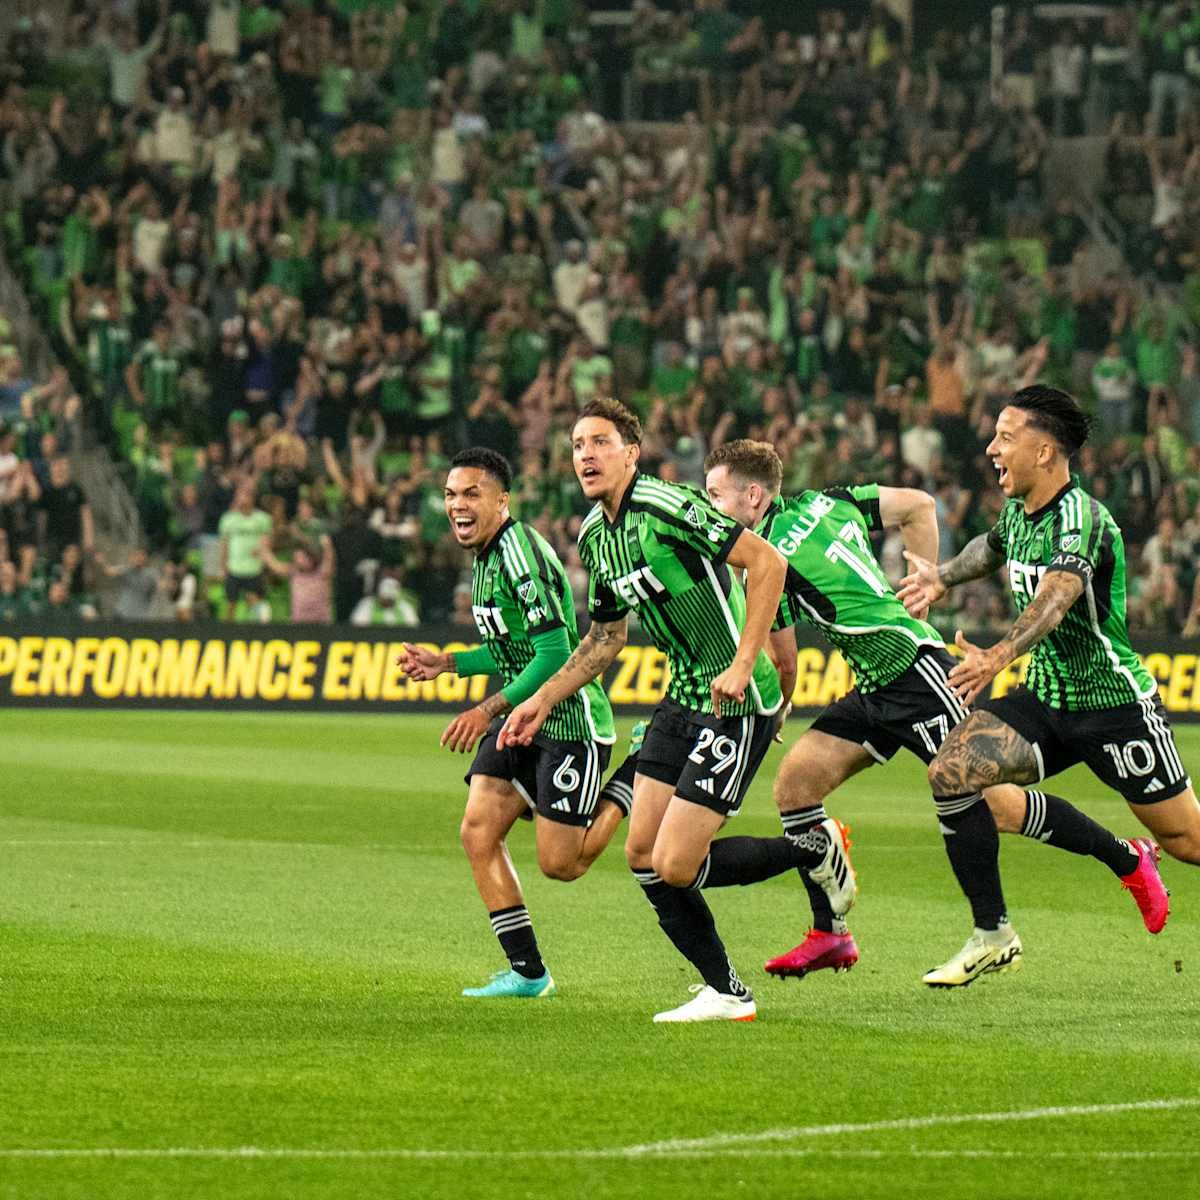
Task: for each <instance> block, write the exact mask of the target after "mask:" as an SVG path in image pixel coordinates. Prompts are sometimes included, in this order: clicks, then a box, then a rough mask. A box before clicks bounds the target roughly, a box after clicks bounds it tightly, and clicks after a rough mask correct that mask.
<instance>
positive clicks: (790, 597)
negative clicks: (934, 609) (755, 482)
mask: <svg viewBox="0 0 1200 1200" xmlns="http://www.w3.org/2000/svg"><path fill="white" fill-rule="evenodd" d="M882 528H883V522H882V521H881V520H880V517H879V485H878V484H875V483H868V484H865V485H863V486H861V487H848V488H841V487H834V488H827V489H826V490H825V491H823V492H814V491H806V492H801V493H800V494H799V495H797V496H792V497H791V498H790V499H787V500H784V499H783V498H782V497H779V498H776V499H775V500H774V501H773V502H772V504H771V507H770V508H768V509H767V511H766V512H765V513H764V514H763V519H762V522H761V523H760V525H759V527H758V532H759V533H760V534H762V536H763V537H765V538H766V539H767V541H768V542H770V543H771V545H772V546H774V547H775V549H776V550H778V551H779V552H780V554H782V555H783V556H784V558H786V559H787V562H788V573H787V582H786V583H785V584H784V589H783V596H782V598H781V599H780V601H779V613H778V616H777V617H776V619H775V628H776V629H786V628H787V627H788V626H789V625H794V624H795V623H796V622H797V621H807V622H808V623H809V624H810V625H814V626H816V628H817V629H819V630H820V631H821V632H822V633H823V634H824V635H825V636H826V637H827V638H828V639H829V640H830V641H831V642H832V643H833V644H834V645H835V646H836V647H837V648H838V649H839V650H840V651H841V652H842V654H843V656H844V657H845V659H846V661H847V662H848V663H849V664H850V666H851V668H852V669H853V671H854V675H855V682H856V684H857V686H858V689H859V691H861V692H873V691H876V690H877V689H879V688H881V687H886V686H887V685H888V684H889V683H892V682H893V681H894V680H896V679H898V678H899V677H900V676H901V675H903V674H904V672H905V671H907V670H908V669H909V667H911V666H912V665H913V661H914V660H915V659H916V657H917V652H918V651H919V650H920V648H921V647H922V646H943V645H944V644H945V643H944V642H943V640H942V638H941V636H940V635H939V634H938V632H937V630H936V629H934V628H933V626H932V625H929V624H927V623H926V622H924V621H916V620H914V619H913V618H912V617H910V616H909V615H908V613H907V612H905V611H904V605H903V604H901V603H900V601H899V600H898V599H896V593H895V592H894V591H892V585H891V584H890V583H888V581H887V577H886V576H885V575H884V573H883V572H882V571H881V570H880V568H879V564H878V563H877V562H876V561H875V554H874V552H873V551H872V549H871V543H870V541H869V540H868V534H870V533H872V532H874V531H875V530H877V529H882Z"/></svg>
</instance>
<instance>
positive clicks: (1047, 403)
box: [1008, 383, 1092, 458]
mask: <svg viewBox="0 0 1200 1200" xmlns="http://www.w3.org/2000/svg"><path fill="white" fill-rule="evenodd" d="M1008 403H1009V404H1010V405H1011V406H1012V407H1013V408H1019V409H1021V410H1023V411H1024V412H1027V413H1028V414H1029V423H1030V424H1031V425H1033V426H1035V427H1036V428H1038V429H1040V430H1042V431H1043V432H1044V433H1048V434H1049V435H1050V436H1051V437H1052V438H1053V439H1054V440H1055V441H1056V442H1057V443H1058V444H1059V446H1060V447H1062V451H1063V453H1064V454H1065V455H1066V456H1067V457H1068V458H1070V457H1071V455H1073V454H1074V453H1076V451H1078V450H1079V449H1080V448H1081V447H1082V446H1083V444H1084V443H1085V442H1086V441H1087V440H1088V434H1089V433H1090V432H1091V429H1092V418H1091V417H1089V416H1088V414H1087V413H1085V412H1084V411H1083V409H1082V408H1080V407H1079V401H1078V400H1076V399H1075V397H1074V396H1069V395H1067V393H1066V392H1063V391H1059V389H1058V388H1052V387H1046V386H1045V385H1044V384H1040V383H1035V384H1034V385H1033V386H1032V387H1027V388H1021V390H1020V391H1019V392H1014V393H1013V396H1012V399H1011V400H1009V402H1008Z"/></svg>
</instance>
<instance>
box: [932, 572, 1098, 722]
mask: <svg viewBox="0 0 1200 1200" xmlns="http://www.w3.org/2000/svg"><path fill="white" fill-rule="evenodd" d="M1082 594H1083V579H1082V578H1081V577H1080V576H1078V575H1075V574H1073V573H1072V572H1070V571H1047V572H1046V574H1045V575H1043V576H1042V581H1041V583H1039V584H1038V587H1037V591H1036V592H1035V593H1034V596H1033V600H1032V601H1031V602H1030V605H1029V607H1028V608H1027V609H1026V610H1025V611H1024V612H1023V613H1022V614H1021V615H1020V616H1019V617H1018V618H1017V619H1016V621H1015V622H1014V624H1013V627H1012V628H1011V629H1010V630H1009V631H1008V633H1006V634H1005V635H1004V637H1003V638H1001V639H1000V641H998V642H997V643H996V644H995V645H994V646H992V647H991V648H990V649H988V650H981V649H980V648H979V647H978V646H973V645H972V644H971V643H970V642H968V641H967V639H966V638H965V637H963V633H962V630H961V629H960V630H959V631H958V633H957V635H956V636H955V639H954V640H955V642H956V643H957V644H958V648H959V649H960V650H962V651H963V655H964V657H963V660H962V662H960V663H959V664H958V666H956V667H955V668H954V670H952V671H951V672H950V676H949V679H950V686H951V687H952V688H953V689H954V691H955V692H956V693H957V694H958V696H959V699H961V700H962V702H963V703H964V704H970V703H971V702H972V701H973V700H974V699H975V697H976V696H978V695H979V693H980V692H981V691H982V690H983V689H984V688H985V687H986V686H987V685H988V684H989V683H991V681H992V680H993V679H994V678H995V676H996V675H998V674H999V673H1000V672H1001V671H1003V670H1004V668H1005V667H1007V666H1008V664H1009V663H1011V662H1012V661H1013V660H1014V659H1017V658H1020V657H1021V655H1022V654H1024V653H1025V652H1026V651H1027V650H1031V649H1032V648H1033V647H1034V646H1036V645H1037V644H1038V642H1040V641H1041V640H1042V639H1043V638H1044V637H1045V636H1046V635H1047V634H1048V633H1050V632H1051V630H1053V629H1056V628H1057V627H1058V625H1059V623H1060V622H1061V621H1062V619H1063V617H1065V616H1066V615H1067V611H1068V610H1069V609H1070V607H1071V605H1072V604H1074V603H1075V601H1076V600H1078V599H1079V597H1080V596H1081V595H1082Z"/></svg>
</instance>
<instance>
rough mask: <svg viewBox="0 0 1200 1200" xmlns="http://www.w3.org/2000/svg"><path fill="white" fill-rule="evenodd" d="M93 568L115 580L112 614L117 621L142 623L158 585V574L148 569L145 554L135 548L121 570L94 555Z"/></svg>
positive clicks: (148, 612) (147, 614)
mask: <svg viewBox="0 0 1200 1200" xmlns="http://www.w3.org/2000/svg"><path fill="white" fill-rule="evenodd" d="M94 557H95V562H96V564H97V566H99V567H100V569H101V570H102V571H103V572H104V573H105V574H106V575H107V576H108V577H109V578H110V579H115V580H117V598H116V600H115V601H114V603H113V607H112V615H113V616H114V617H115V618H116V619H117V620H118V621H145V620H146V619H147V618H148V617H149V616H150V607H151V604H152V602H153V600H154V594H155V592H156V590H157V589H158V586H159V573H158V572H157V571H156V570H155V569H154V568H153V567H152V566H150V563H149V558H148V556H147V554H146V551H145V550H143V549H141V548H138V549H135V550H133V551H132V552H131V553H130V555H129V562H128V563H127V564H126V565H125V566H123V567H117V566H111V565H110V564H108V563H106V562H105V561H104V558H103V556H102V555H100V554H99V553H97V554H96V555H95V556H94Z"/></svg>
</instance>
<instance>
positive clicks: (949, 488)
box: [0, 0, 1200, 634]
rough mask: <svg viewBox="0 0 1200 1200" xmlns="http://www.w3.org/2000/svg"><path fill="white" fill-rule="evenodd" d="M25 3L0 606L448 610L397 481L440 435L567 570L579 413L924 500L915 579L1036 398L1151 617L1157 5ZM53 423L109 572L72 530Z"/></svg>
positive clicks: (17, 89)
mask: <svg viewBox="0 0 1200 1200" xmlns="http://www.w3.org/2000/svg"><path fill="white" fill-rule="evenodd" d="M65 7H66V8H67V9H68V11H67V13H66V20H65V22H64V26H63V28H61V29H58V28H55V29H53V30H52V29H51V27H50V24H49V22H48V21H47V20H46V19H44V12H43V10H39V11H38V12H36V13H34V14H33V15H31V16H29V17H25V18H22V19H21V20H19V21H17V22H16V24H15V25H14V26H13V28H12V29H11V31H10V33H9V35H8V42H7V46H6V53H5V55H4V65H3V68H2V70H3V71H4V73H5V77H4V78H3V81H2V86H3V99H2V101H0V175H2V181H3V187H4V191H5V196H6V200H7V202H6V204H5V213H6V217H5V226H4V239H5V246H6V253H7V256H8V258H9V261H10V263H11V264H12V266H13V267H14V269H15V270H17V271H18V272H19V274H20V277H21V279H22V280H23V283H24V286H25V289H26V292H27V295H28V296H29V298H30V301H31V303H32V304H33V305H34V307H35V310H36V311H37V313H38V314H39V316H40V319H41V322H42V325H43V327H44V328H45V329H46V330H47V331H48V332H49V334H50V337H51V342H52V346H53V349H54V353H55V355H56V357H57V358H58V360H59V361H60V362H61V363H62V364H63V366H64V369H63V370H61V371H55V372H52V373H50V374H49V375H48V377H46V378H44V379H41V378H39V379H35V378H30V377H29V375H28V374H27V372H26V370H25V368H24V367H23V364H22V361H21V358H20V356H19V355H18V354H17V353H16V351H15V350H14V348H13V346H12V344H11V342H10V339H9V336H8V330H7V328H6V327H0V342H3V343H5V344H4V347H3V349H0V416H2V417H3V420H4V424H3V426H0V429H2V430H3V434H2V436H0V515H2V520H0V538H2V539H3V540H2V541H0V616H5V617H14V616H20V615H38V614H41V613H44V612H45V611H46V610H47V609H50V610H51V611H63V606H66V611H73V612H76V613H77V614H79V615H82V616H87V615H90V614H94V613H95V612H97V611H98V609H103V610H105V611H106V614H107V612H109V611H111V612H115V614H116V615H118V616H122V617H126V618H137V617H145V616H163V617H173V616H174V617H180V618H188V617H191V616H205V615H212V616H215V617H226V616H228V617H229V618H230V619H241V620H257V619H283V620H286V619H289V616H290V615H292V614H293V613H294V612H298V611H299V610H300V609H301V608H302V609H303V611H304V612H305V613H306V614H309V615H310V616H311V615H312V614H313V613H314V612H318V611H320V610H321V609H322V607H323V606H324V608H325V609H326V610H327V612H328V617H329V618H330V619H337V620H340V621H346V620H349V619H350V618H351V615H352V614H357V615H356V617H355V619H356V620H358V621H367V622H371V621H379V622H386V623H389V624H404V623H406V622H412V623H415V622H417V621H418V620H445V621H457V620H461V619H462V615H463V613H462V608H463V599H462V591H461V581H462V579H463V577H464V564H463V562H462V559H461V555H460V554H459V552H458V551H457V549H456V548H455V547H454V545H453V541H452V539H451V538H450V537H449V534H448V531H447V528H446V524H445V519H444V516H443V514H442V510H441V494H440V471H441V469H442V468H443V467H444V466H445V464H446V462H447V461H448V457H449V455H450V454H451V453H453V451H454V450H455V449H457V448H459V447H461V446H463V445H466V444H470V443H477V442H479V443H485V444H487V445H489V446H492V447H495V448H497V449H499V450H502V451H503V452H505V453H506V454H507V455H509V456H510V458H511V459H512V460H513V462H514V464H515V465H516V467H517V470H518V475H519V480H518V483H517V484H516V485H515V489H514V492H515V507H516V508H517V509H518V511H519V514H520V515H522V516H523V517H524V518H525V519H527V520H531V521H532V522H533V523H534V524H535V525H536V526H537V528H538V529H539V530H541V531H542V532H543V533H544V534H545V535H546V536H547V537H549V538H550V539H551V540H552V541H553V542H554V543H555V544H556V545H557V546H558V547H559V548H560V551H561V553H562V555H563V559H564V562H565V563H566V564H567V565H568V567H569V569H570V570H571V572H572V574H573V576H574V577H575V578H574V581H575V582H576V583H577V584H578V583H580V582H581V579H582V574H583V573H582V570H581V567H580V564H579V560H578V556H577V555H576V554H575V552H574V548H573V541H574V536H573V535H574V532H575V529H576V528H577V526H578V522H579V519H580V515H581V510H582V505H581V501H580V497H579V494H578V490H577V488H576V486H575V481H574V478H573V475H572V473H571V469H570V455H569V447H568V445H567V439H566V437H565V433H566V431H567V430H568V429H569V427H570V425H571V421H572V415H573V414H574V412H575V411H576V410H577V408H578V406H579V404H580V403H581V402H582V401H585V400H586V399H587V398H589V397H591V396H593V395H596V394H597V393H600V394H604V393H608V392H612V393H613V394H616V395H618V396H619V397H621V398H622V399H624V400H626V401H627V402H628V403H630V404H632V405H633V406H634V407H636V408H637V409H638V410H639V412H640V413H641V414H642V416H643V418H644V421H645V425H646V428H647V431H648V436H647V441H646V445H645V457H646V459H647V461H648V462H649V464H650V465H651V466H652V468H653V469H654V470H656V471H657V472H658V473H659V474H661V475H663V476H664V477H666V478H672V477H677V478H679V479H685V480H691V481H698V479H699V472H700V464H701V463H702V461H703V459H704V456H705V453H706V452H707V451H708V450H710V449H712V448H713V447H714V446H717V445H719V444H720V443H721V442H722V441H723V440H725V439H728V438H731V437H739V436H756V437H762V438H765V439H766V440H768V441H771V442H773V443H774V444H775V445H776V446H778V447H779V449H780V451H781V453H782V455H783V457H784V459H785V462H786V463H787V465H788V471H789V475H788V478H787V480H786V487H787V488H789V489H799V488H802V487H810V486H821V485H824V484H827V483H832V482H841V481H847V482H853V481H859V480H866V479H877V480H880V481H883V482H894V483H901V484H906V485H913V486H921V487H926V488H928V489H929V490H930V491H931V492H933V493H934V494H935V496H936V497H937V502H938V516H939V520H940V522H941V525H942V530H943V547H942V550H943V554H950V553H953V552H954V550H955V549H956V548H957V547H958V546H959V545H961V544H962V542H963V541H964V540H965V539H966V538H967V537H968V536H971V535H973V534H974V533H977V532H979V531H980V530H981V529H983V528H985V527H986V526H987V525H988V523H989V521H990V519H991V518H992V516H993V515H994V513H995V512H996V511H997V509H998V507H999V504H1000V496H999V492H998V491H997V490H996V489H995V488H994V487H993V486H992V484H991V480H992V478H993V472H992V469H991V467H990V464H988V463H987V461H986V459H985V458H984V457H983V456H982V453H981V451H982V447H983V446H984V445H986V442H987V440H988V438H989V436H990V429H991V427H992V424H993V422H994V417H995V414H996V412H997V411H998V406H999V405H1000V404H1001V403H1002V401H1003V398H1004V396H1005V395H1006V393H1008V392H1009V391H1010V390H1011V389H1012V388H1013V387H1014V386H1018V385H1019V384H1021V383H1022V382H1028V381H1032V380H1034V379H1035V378H1037V379H1044V380H1046V381H1048V382H1051V383H1055V384H1057V385H1060V386H1065V387H1067V388H1069V389H1071V390H1073V391H1074V392H1076V393H1077V394H1079V395H1080V396H1082V397H1084V398H1085V399H1086V400H1087V401H1088V403H1089V404H1091V405H1092V406H1093V408H1094V411H1095V413H1096V415H1097V417H1098V420H1099V427H1098V437H1097V439H1096V442H1095V444H1094V445H1093V446H1089V447H1088V448H1087V449H1086V450H1085V452H1084V454H1083V455H1082V457H1081V460H1080V463H1079V471H1080V474H1081V475H1082V476H1083V479H1084V481H1085V486H1087V488H1088V489H1089V490H1090V491H1092V492H1094V493H1095V494H1096V495H1097V496H1099V497H1102V498H1103V499H1104V500H1105V502H1106V503H1108V504H1109V505H1110V507H1111V508H1112V510H1113V512H1114V514H1115V515H1116V517H1117V519H1118V521H1119V522H1120V523H1121V525H1122V527H1123V528H1124V530H1125V533H1126V537H1127V539H1128V541H1129V543H1130V544H1131V549H1132V555H1133V562H1134V567H1133V569H1132V571H1131V579H1132V580H1133V592H1132V595H1131V604H1132V606H1133V612H1134V619H1135V623H1136V624H1137V625H1138V626H1139V627H1141V628H1150V629H1159V630H1163V631H1167V632H1177V631H1179V630H1181V629H1182V630H1185V631H1186V632H1188V633H1191V634H1194V633H1195V632H1197V628H1198V626H1200V582H1198V566H1200V448H1198V447H1197V444H1196V443H1197V440H1198V439H1200V367H1198V365H1197V360H1196V350H1195V347H1196V344H1197V329H1198V323H1200V257H1198V256H1197V245H1196V236H1195V233H1194V229H1195V220H1194V217H1195V214H1196V209H1197V205H1198V203H1200V190H1198V185H1200V124H1197V121H1196V114H1195V104H1194V96H1195V88H1196V76H1197V72H1200V10H1197V9H1196V8H1195V7H1193V6H1192V5H1188V4H1184V5H1172V6H1168V5H1156V4H1143V5H1141V6H1139V7H1133V6H1105V5H1094V6H1073V7H1072V10H1071V11H1072V12H1073V14H1074V15H1073V16H1072V18H1071V19H1070V20H1064V19H1061V18H1057V17H1051V18H1046V19H1043V18H1041V17H1039V16H1038V14H1037V12H1036V11H1035V12H1033V13H1025V12H1022V13H1020V14H1019V15H1018V16H1017V17H1016V18H1015V19H1012V20H1010V22H1009V24H1008V26H1007V27H1006V28H1005V30H1004V31H1003V34H1002V35H1001V37H1000V41H999V43H998V54H996V53H994V52H993V45H992V36H993V35H992V32H991V30H990V28H989V27H988V26H987V25H986V24H985V23H984V20H983V18H982V16H981V19H980V20H979V21H978V22H976V23H975V24H969V23H968V22H966V21H964V22H963V23H962V24H961V27H959V28H952V29H925V30H922V29H920V28H918V29H917V30H910V29H908V28H906V27H905V25H903V24H902V23H901V22H899V21H897V20H896V19H895V18H894V17H893V16H892V15H891V10H890V8H889V6H887V5H884V4H881V3H876V4H843V5H840V6H829V7H827V8H823V9H821V10H819V11H816V12H815V13H813V12H809V11H807V6H789V5H781V4H761V5H737V4H727V3H726V2H725V0H696V2H695V3H674V4H663V5H657V6H656V5H655V4H653V3H649V2H647V0H636V2H635V3H634V5H633V7H632V10H631V11H629V12H628V13H625V14H623V15H621V14H618V16H617V18H616V19H614V18H613V17H612V14H608V15H607V16H604V15H603V14H600V15H597V14H589V9H588V7H587V6H584V5H581V4H578V3H575V2H574V0H496V2H492V3H489V2H487V0H436V2H433V0H411V2H409V3H407V4H403V3H402V4H392V3H390V2H389V3H386V4H385V3H378V2H375V0H280V2H279V3H275V2H273V0H173V2H171V3H166V2H165V0H164V3H162V4H161V5H159V6H158V7H154V6H152V5H151V6H148V5H147V4H145V3H142V4H138V3H133V2H128V3H119V4H116V3H101V2H100V0H71V3H70V4H69V5H67V6H65ZM593 7H597V6H593ZM604 7H609V6H604ZM611 7H613V8H619V7H620V6H619V5H616V4H614V5H612V6H611ZM964 7H965V9H966V10H968V11H971V10H972V6H970V5H966V6H964ZM793 9H804V10H805V12H803V13H800V12H794V11H792V10H793ZM979 11H980V12H981V13H982V12H983V10H982V9H980V10H979ZM747 14H754V15H747ZM589 18H591V19H589ZM613 63H619V64H624V65H626V66H628V67H629V68H630V69H628V70H624V71H609V70H606V69H605V67H606V65H611V64H613ZM88 439H99V441H100V442H102V443H103V444H104V445H106V446H107V447H108V448H109V450H110V452H111V453H112V455H113V456H114V457H115V459H116V460H117V462H118V463H119V464H120V470H121V471H122V473H123V475H124V478H125V482H126V484H127V486H128V487H129V489H130V491H131V492H132V494H133V496H134V497H135V499H136V504H137V508H138V512H139V514H140V520H141V526H142V529H143V531H144V536H145V539H146V543H147V546H148V548H149V549H150V551H151V552H152V554H153V555H154V558H153V559H151V560H149V561H148V560H147V558H146V556H145V555H144V554H143V553H142V552H140V551H137V550H134V551H132V552H130V551H128V550H126V551H125V552H124V553H123V554H122V565H116V564H114V563H110V562H109V561H108V560H107V558H106V557H105V556H104V555H103V554H102V553H100V552H98V551H97V549H96V547H95V545H94V544H93V541H92V537H91V535H90V532H89V529H90V518H89V517H88V516H87V505H86V504H85V502H84V496H83V494H82V492H80V490H79V488H78V486H77V485H75V484H74V483H73V482H72V481H71V479H70V470H71V467H70V462H69V459H68V458H67V457H65V456H66V455H67V454H69V453H70V452H71V451H73V450H74V449H76V448H78V447H79V446H80V445H81V444H82V443H83V442H84V441H85V440H88ZM240 485H246V486H248V487H249V488H250V489H251V493H252V495H251V499H250V510H249V513H237V512H235V511H234V496H235V492H236V491H237V489H238V487H239V486H240ZM231 515H232V517H233V520H232V521H231V519H230V517H231ZM223 523H224V528H225V530H226V537H225V546H224V547H223V546H222V525H223ZM230 530H235V532H234V533H232V534H231V533H230V532H229V531H230ZM259 538H266V539H267V543H266V545H267V547H268V549H269V551H270V558H271V559H272V560H273V561H274V564H275V566H276V567H277V568H279V569H277V570H274V571H267V572H266V573H265V574H263V575H262V576H261V578H259V576H258V573H256V572H254V571H253V569H252V568H253V560H254V556H255V554H256V553H257V550H258V544H257V539H259ZM252 539H254V540H252ZM235 541H236V542H237V544H236V545H234V544H233V543H234V542H235ZM329 554H332V555H333V559H332V561H330V560H328V559H327V557H326V556H327V555H329ZM126 556H127V561H125V559H126ZM247 556H249V557H247ZM235 559H236V562H235V561H234V560H235ZM323 560H325V561H324V565H322V562H323ZM883 560H884V562H885V564H887V565H888V567H889V569H890V570H891V571H892V573H893V574H896V575H898V574H900V573H901V572H900V570H899V567H900V562H899V543H898V542H896V543H889V544H887V545H885V546H884V547H883ZM260 561H261V560H260ZM155 562H165V564H166V565H165V566H161V567H158V566H155V565H154V563H155ZM8 564H11V566H9V565H8ZM231 578H232V579H236V580H237V581H238V582H237V584H236V585H235V586H232V587H231V586H230V580H231ZM108 580H111V581H113V582H112V584H111V585H110V586H109V587H108V588H102V587H101V585H102V584H104V583H105V581H108ZM251 583H252V584H253V586H250V584H251ZM114 587H115V591H114V590H113V589H114ZM295 589H300V590H301V591H302V593H303V595H302V597H299V599H300V600H302V603H300V604H299V605H298V603H297V601H298V597H297V596H293V595H292V594H291V593H292V591H293V590H295ZM100 593H103V595H104V600H103V602H100V601H98V599H97V596H98V594H100ZM322 598H323V599H322ZM959 600H960V602H961V605H962V607H961V608H960V609H959V610H957V611H953V610H948V611H947V613H946V620H947V622H948V624H949V625H950V626H953V625H955V624H957V625H961V626H962V627H964V628H965V629H966V630H967V631H968V633H970V632H979V631H986V630H988V629H989V628H992V627H994V626H996V625H997V624H1002V623H1004V622H1005V621H1006V619H1007V611H1006V607H1005V605H1006V603H1007V601H1006V600H1005V599H1004V598H1003V596H1002V593H1001V591H1000V590H999V588H998V587H992V586H990V585H981V586H979V587H978V588H976V589H974V590H971V589H963V594H962V595H961V596H960V597H959ZM468 616H469V613H468Z"/></svg>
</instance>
